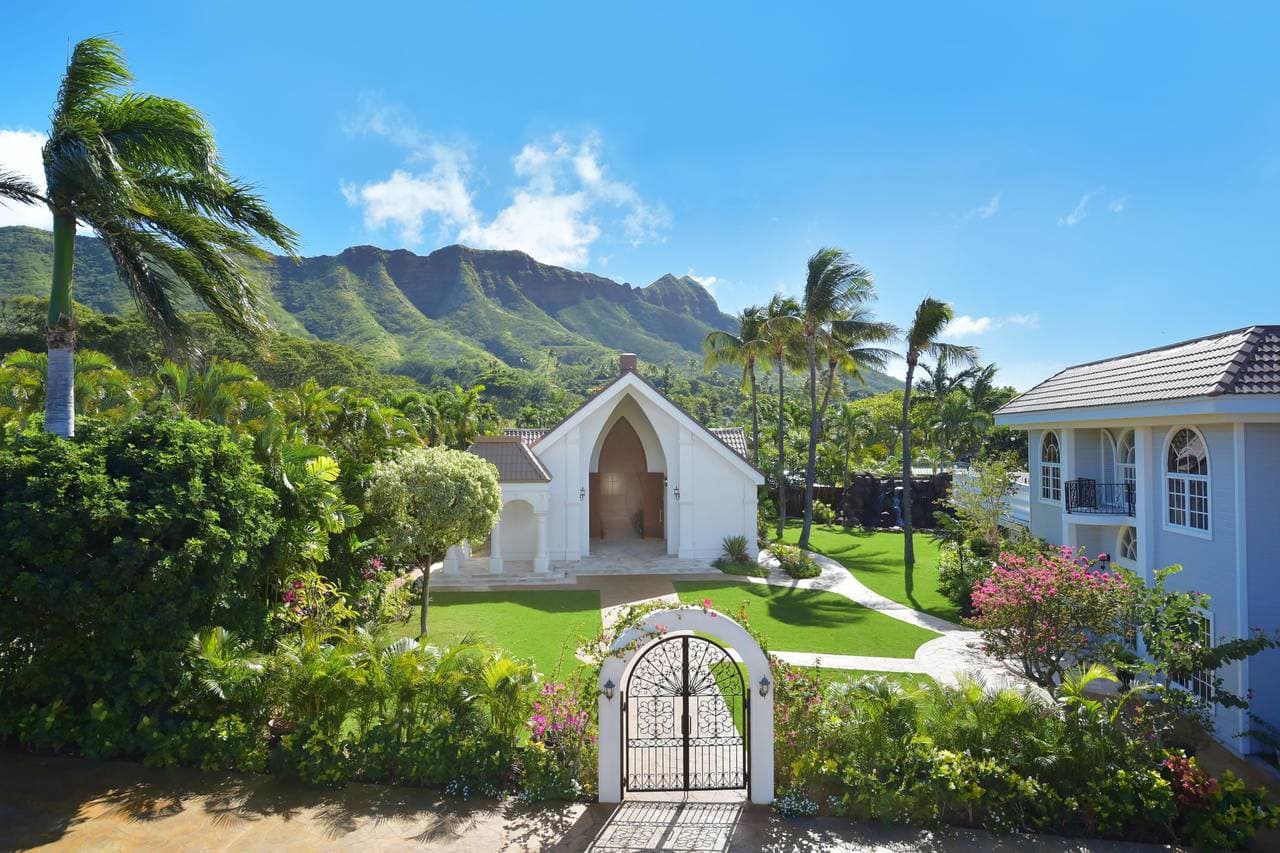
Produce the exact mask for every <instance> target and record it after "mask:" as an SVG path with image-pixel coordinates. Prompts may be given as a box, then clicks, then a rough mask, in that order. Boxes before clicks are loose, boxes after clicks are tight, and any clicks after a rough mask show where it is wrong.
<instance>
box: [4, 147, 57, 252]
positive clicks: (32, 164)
mask: <svg viewBox="0 0 1280 853" xmlns="http://www.w3.org/2000/svg"><path fill="white" fill-rule="evenodd" d="M44 139H45V137H44V134H43V133H37V132H36V131H34V130H0V169H3V170H5V171H8V172H17V173H18V174H19V175H22V176H23V177H24V178H27V179H29V180H30V181H31V182H32V183H33V184H35V185H36V186H37V187H38V188H39V189H40V192H44V161H43V159H42V157H41V153H40V149H41V148H42V147H43V146H44ZM0 225H30V226H32V227H35V228H52V227H53V219H52V217H51V216H50V215H49V208H47V207H45V206H44V205H43V204H19V203H18V202H16V201H7V200H0Z"/></svg>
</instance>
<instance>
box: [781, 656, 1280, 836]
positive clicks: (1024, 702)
mask: <svg viewBox="0 0 1280 853" xmlns="http://www.w3.org/2000/svg"><path fill="white" fill-rule="evenodd" d="M1099 678H1108V679H1109V678H1112V676H1111V675H1110V673H1109V672H1108V671H1107V670H1106V669H1105V668H1102V667H1092V668H1089V669H1085V670H1073V671H1071V672H1069V673H1068V676H1067V678H1066V680H1065V681H1064V683H1063V685H1062V687H1061V688H1060V689H1059V690H1058V693H1057V696H1056V697H1053V700H1051V698H1050V697H1049V696H1047V695H1046V694H1043V693H1041V692H1033V691H1028V692H1021V691H1014V690H1003V691H999V692H996V693H993V694H989V693H987V692H986V691H985V690H984V689H983V688H982V686H981V685H978V684H976V683H972V682H968V683H961V684H960V685H959V686H958V687H941V686H937V685H933V686H929V687H924V688H919V689H911V688H905V687H903V686H901V685H898V684H895V683H893V682H891V681H888V680H887V679H883V678H867V679H863V680H860V681H855V682H851V683H836V684H825V683H824V682H823V680H822V679H821V678H819V677H818V676H817V675H815V674H813V673H812V672H810V671H806V670H803V669H800V668H796V667H790V666H787V665H785V664H781V663H776V664H775V684H776V685H777V688H776V689H777V694H776V698H775V733H776V754H775V759H776V767H777V782H778V789H779V795H780V803H782V804H784V807H786V808H792V807H793V805H792V804H800V805H806V806H807V804H811V803H816V804H821V805H824V806H825V808H826V809H827V810H829V811H831V812H834V813H836V814H840V815H847V816H849V817H852V818H855V819H859V820H869V819H876V820H884V821H893V822H910V823H916V824H926V825H927V824H936V823H949V824H956V825H961V826H976V827H984V828H986V829H990V830H994V831H999V832H1012V831H1045V832H1055V833H1062V834H1069V835H1087V836H1103V837H1113V838H1125V839H1131V840H1145V841H1162V842H1169V841H1172V842H1186V843H1190V844H1194V845H1197V846H1204V847H1208V848H1213V849H1226V848H1231V849H1238V848H1242V847H1244V846H1246V845H1247V844H1248V843H1249V841H1250V839H1251V838H1252V837H1253V835H1254V833H1255V832H1256V831H1257V830H1258V829H1260V828H1263V827H1270V826H1275V825H1276V824H1277V821H1278V820H1280V809H1277V808H1276V807H1275V806H1272V805H1269V804H1267V803H1266V802H1265V797H1264V794H1263V792H1261V791H1259V790H1250V789H1248V788H1246V787H1245V786H1243V785H1242V784H1241V783H1239V781H1238V780H1236V779H1234V777H1231V776H1229V775H1228V776H1225V777H1224V778H1222V779H1213V778H1212V777H1210V776H1209V775H1208V774H1206V773H1205V772H1204V771H1203V770H1202V769H1200V768H1199V767H1198V766H1197V765H1196V764H1195V760H1194V759H1190V758H1187V757H1186V756H1185V755H1183V754H1182V753H1180V752H1174V751H1171V750H1170V749H1169V748H1168V746H1167V745H1166V742H1165V735H1166V734H1167V730H1166V729H1165V727H1164V721H1163V720H1162V718H1161V716H1160V715H1159V714H1151V713H1147V710H1148V709H1147V708H1146V707H1144V708H1143V710H1142V712H1140V713H1125V710H1126V708H1127V707H1128V705H1127V703H1128V702H1130V701H1132V700H1126V699H1118V698H1109V699H1096V698H1092V696H1091V694H1090V692H1089V688H1090V684H1091V683H1092V682H1094V681H1096V680H1098V679H1099ZM1130 695H1134V694H1130ZM1054 700H1056V701H1054ZM806 811H807V809H806Z"/></svg>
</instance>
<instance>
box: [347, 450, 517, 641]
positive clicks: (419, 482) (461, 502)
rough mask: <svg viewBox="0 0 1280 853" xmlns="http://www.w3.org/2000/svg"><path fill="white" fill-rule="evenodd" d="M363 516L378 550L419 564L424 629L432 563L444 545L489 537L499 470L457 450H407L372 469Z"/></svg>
mask: <svg viewBox="0 0 1280 853" xmlns="http://www.w3.org/2000/svg"><path fill="white" fill-rule="evenodd" d="M367 508H368V514H369V515H370V516H371V517H372V518H373V519H374V520H375V523H376V524H377V541H378V544H379V546H380V548H381V553H383V554H384V555H386V556H388V557H390V558H392V559H395V560H397V561H398V562H399V563H400V565H402V566H404V567H412V566H421V567H422V568H423V575H422V577H423V581H424V583H423V584H422V614H421V624H420V628H421V631H422V633H423V634H426V632H427V609H428V605H429V603H430V597H429V595H430V590H429V587H430V580H431V573H430V567H431V564H432V563H433V562H434V561H435V560H437V559H440V558H441V557H443V556H444V552H445V550H446V549H447V548H449V547H451V546H453V545H456V544H458V543H459V542H462V541H480V540H483V539H484V538H485V537H486V536H488V535H489V533H490V531H492V530H493V526H494V525H495V524H497V522H498V515H499V513H500V512H501V510H502V490H501V488H499V486H498V469H497V468H495V467H494V466H493V464H492V463H490V462H487V461H485V460H484V459H481V458H480V457H478V456H475V455H474V454H471V453H467V452H466V451H462V450H448V449H445V448H441V447H427V448H417V449H413V450H407V451H404V452H402V453H400V454H399V455H397V456H396V457H395V458H394V459H392V460H390V461H388V462H382V463H379V464H377V465H375V466H374V467H373V471H372V475H371V478H370V485H369V493H368V502H367Z"/></svg>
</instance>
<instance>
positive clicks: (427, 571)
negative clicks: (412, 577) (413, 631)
mask: <svg viewBox="0 0 1280 853" xmlns="http://www.w3.org/2000/svg"><path fill="white" fill-rule="evenodd" d="M435 561H436V560H435V555H434V554H428V555H427V564H426V565H425V566H423V568H422V614H421V617H420V619H419V620H418V639H419V640H422V639H426V636H427V608H428V607H430V606H431V565H432V564H433V563H434V562H435Z"/></svg>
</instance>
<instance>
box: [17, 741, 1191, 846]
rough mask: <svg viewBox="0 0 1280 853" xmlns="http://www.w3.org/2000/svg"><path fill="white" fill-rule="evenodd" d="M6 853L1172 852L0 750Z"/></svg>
mask: <svg viewBox="0 0 1280 853" xmlns="http://www.w3.org/2000/svg"><path fill="white" fill-rule="evenodd" d="M0 849H3V850H28V849H41V850H45V849H47V850H148V851H150V850H162V851H166V850H184V851H185V850H228V851H231V850H234V851H256V850H262V851H294V850H299V851H301V850H361V851H380V850H412V851H422V853H442V852H443V851H448V853H491V852H492V853H501V852H502V851H557V853H578V851H598V853H605V851H608V853H643V851H655V850H672V851H675V850H681V851H706V853H826V851H839V853H852V851H897V853H902V851H911V850H923V851H934V853H949V852H950V851H995V853H1006V851H1036V853H1067V851H1080V853H1083V851H1099V853H1126V851H1135V853H1136V851H1143V850H1157V849H1168V848H1156V847H1145V846H1140V845H1129V844H1116V843H1112V842H1094V841H1084V840H1080V839H1066V838H1056V837H1051V836H996V835H990V834H988V833H985V832H975V831H966V830H921V829H917V828H913V827H903V826H892V827H886V826H879V825H872V824H857V823H851V822H849V821H846V820H842V819H839V818H816V819H808V820H795V821H792V820H787V819H785V818H782V817H780V816H779V815H778V814H776V813H775V812H774V811H772V810H771V809H769V808H767V807H763V806H752V805H750V804H746V803H744V802H742V799H741V797H734V796H727V797H725V796H720V797H717V796H713V795H711V794H710V792H704V793H702V794H701V795H693V796H690V797H688V798H687V799H686V798H684V797H682V796H680V795H667V796H658V797H646V798H641V797H636V798H634V799H633V798H629V799H628V800H627V801H626V802H625V803H623V804H621V805H617V806H615V805H602V804H594V803H593V804H587V803H549V804H542V805H537V806H524V805H519V804H516V803H511V802H506V803H500V802H495V801H493V800H472V801H469V802H461V801H458V800H452V799H447V798H444V797H442V796H441V795H440V794H439V792H436V791H431V790H427V789H423V788H400V787H390V786H382V785H349V786H347V787H346V788H344V789H342V790H339V791H332V790H327V789H323V788H309V787H304V786H301V785H293V784H289V783H285V782H281V781H279V780H276V779H273V778H271V777H269V776H251V775H244V774H237V773H208V772H201V771H198V770H188V769H170V770H161V769H156V768H148V767H143V766H141V765H138V764H131V763H127V762H109V761H89V760H85V759H77V758H65V757H47V756H33V755H22V754H14V753H0Z"/></svg>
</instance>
